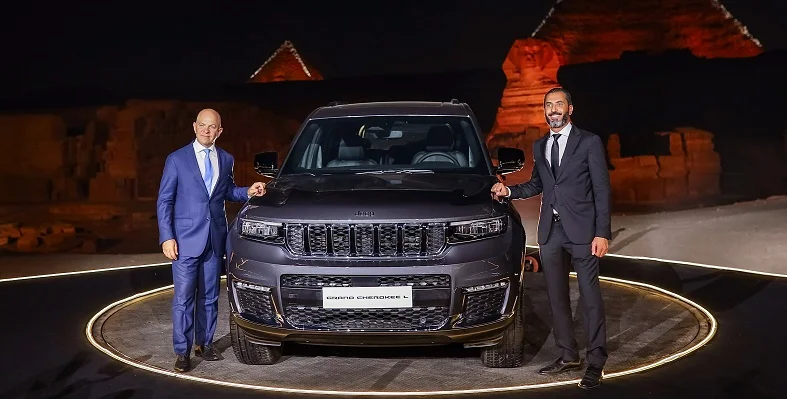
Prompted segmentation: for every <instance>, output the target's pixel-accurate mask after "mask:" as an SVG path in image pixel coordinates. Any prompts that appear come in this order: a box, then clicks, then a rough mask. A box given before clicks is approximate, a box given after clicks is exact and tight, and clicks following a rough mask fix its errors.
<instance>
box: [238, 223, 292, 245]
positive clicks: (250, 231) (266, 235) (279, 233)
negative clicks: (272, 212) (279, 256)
mask: <svg viewBox="0 0 787 399" xmlns="http://www.w3.org/2000/svg"><path fill="white" fill-rule="evenodd" d="M239 227H240V234H241V235H242V236H244V237H248V238H252V239H258V240H265V241H275V242H279V241H281V242H283V241H284V234H283V232H284V229H283V227H282V224H281V223H275V222H265V221H262V220H255V219H244V218H241V219H240V226H239Z"/></svg>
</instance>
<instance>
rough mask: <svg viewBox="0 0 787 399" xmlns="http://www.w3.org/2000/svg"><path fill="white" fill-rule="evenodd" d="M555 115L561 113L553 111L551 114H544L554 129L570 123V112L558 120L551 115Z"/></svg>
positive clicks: (548, 123)
mask: <svg viewBox="0 0 787 399" xmlns="http://www.w3.org/2000/svg"><path fill="white" fill-rule="evenodd" d="M553 115H560V114H558V113H554V112H553V113H551V114H544V117H545V118H546V120H547V125H549V127H550V128H552V129H557V128H561V127H563V126H565V125H566V124H567V123H568V114H563V118H561V119H558V120H553V119H552V118H551V116H553Z"/></svg>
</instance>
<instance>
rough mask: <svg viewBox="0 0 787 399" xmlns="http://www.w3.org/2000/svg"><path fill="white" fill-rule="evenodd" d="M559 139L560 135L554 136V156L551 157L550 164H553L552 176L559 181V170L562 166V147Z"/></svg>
mask: <svg viewBox="0 0 787 399" xmlns="http://www.w3.org/2000/svg"><path fill="white" fill-rule="evenodd" d="M558 138H560V134H553V135H552V139H553V140H552V155H551V157H550V162H551V163H552V176H554V177H555V179H557V170H558V165H559V164H560V147H559V146H558V143H557V139H558Z"/></svg>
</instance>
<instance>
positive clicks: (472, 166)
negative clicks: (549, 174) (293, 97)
mask: <svg viewBox="0 0 787 399" xmlns="http://www.w3.org/2000/svg"><path fill="white" fill-rule="evenodd" d="M481 146H482V143H481V142H480V140H479V139H478V134H477V133H476V131H475V129H474V127H473V124H472V121H471V119H470V118H469V117H462V116H364V117H336V118H323V119H314V120H311V121H309V123H308V124H307V125H306V126H305V127H304V130H303V132H302V133H301V134H300V135H299V136H298V138H297V141H296V142H295V143H294V145H293V149H292V151H291V152H290V155H289V157H288V158H287V160H286V161H285V164H284V165H282V174H297V173H356V172H364V171H374V170H390V169H396V170H411V171H412V170H422V171H423V170H426V171H431V172H433V173H439V172H449V173H474V174H475V173H481V174H489V173H490V168H489V165H488V164H487V161H486V159H485V158H484V156H483V152H482V147H481Z"/></svg>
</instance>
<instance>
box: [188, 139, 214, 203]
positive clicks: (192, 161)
mask: <svg viewBox="0 0 787 399" xmlns="http://www.w3.org/2000/svg"><path fill="white" fill-rule="evenodd" d="M185 151H186V154H185V155H186V159H187V160H188V161H187V163H188V166H189V169H190V170H191V175H192V176H194V179H196V180H197V184H199V185H200V187H202V190H203V192H204V193H205V195H208V189H207V188H205V181H204V180H202V173H201V172H200V170H199V163H198V161H197V154H196V153H195V152H194V146H193V144H189V145H188V146H187V147H186V148H185Z"/></svg>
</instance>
